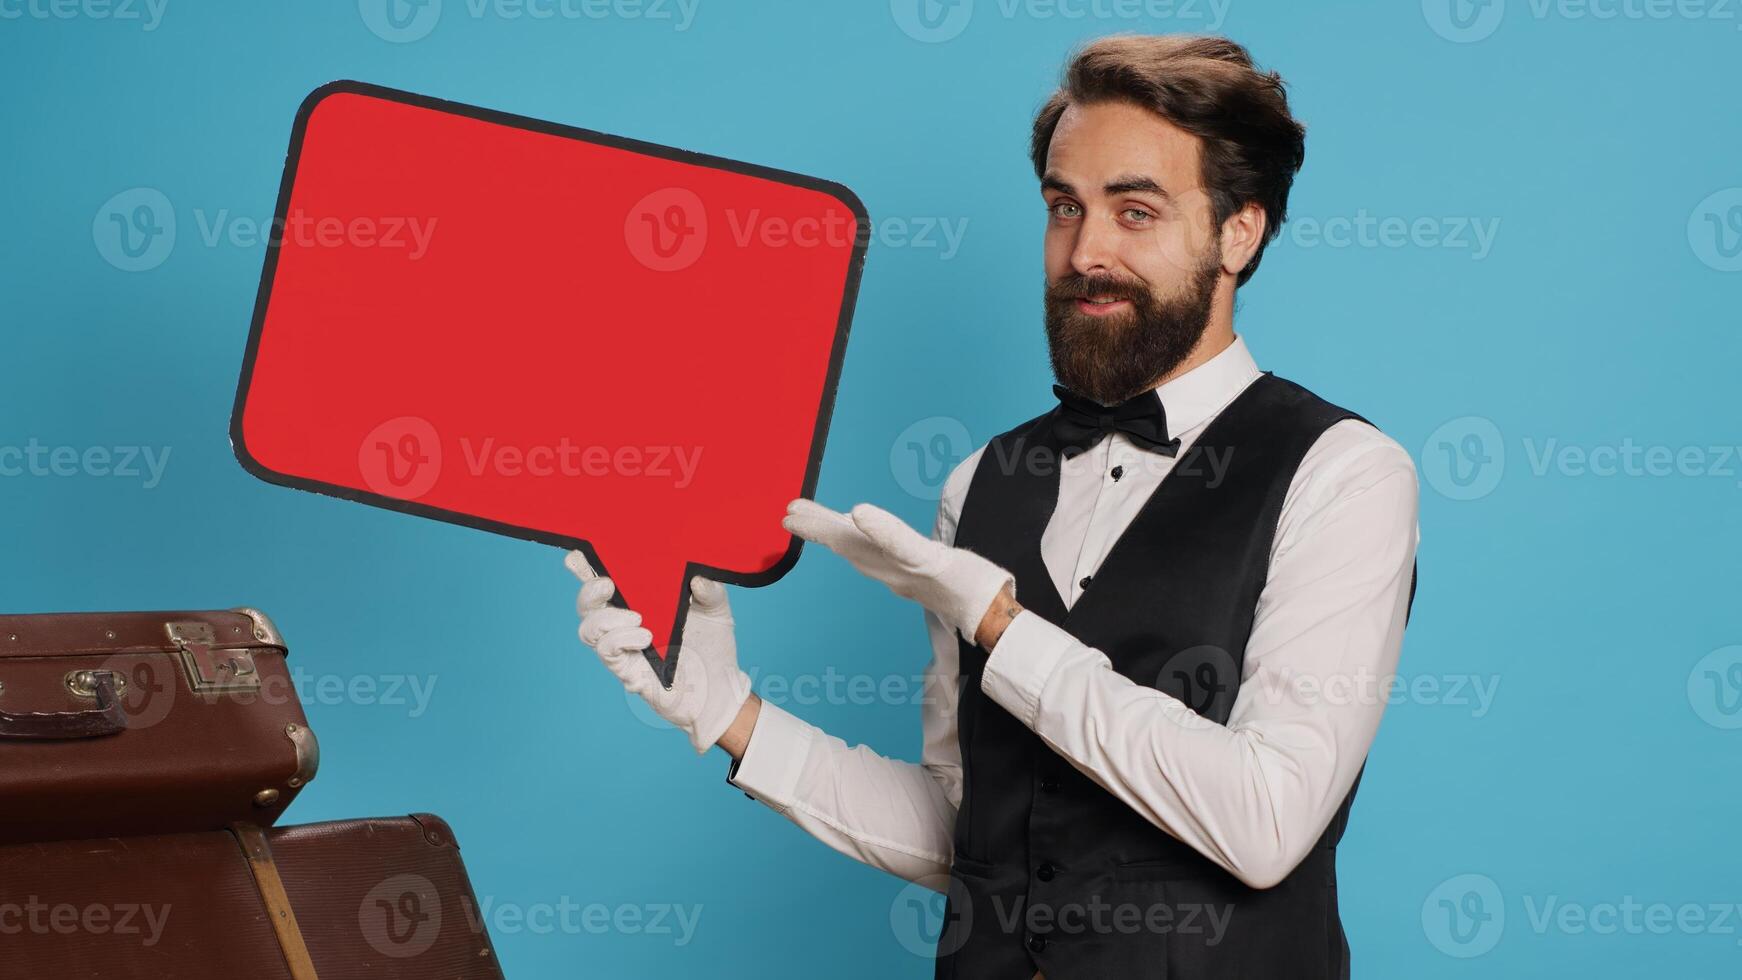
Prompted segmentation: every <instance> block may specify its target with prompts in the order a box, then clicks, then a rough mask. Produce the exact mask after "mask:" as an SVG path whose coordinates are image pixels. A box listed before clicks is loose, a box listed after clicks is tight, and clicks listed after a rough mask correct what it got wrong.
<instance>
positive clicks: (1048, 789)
mask: <svg viewBox="0 0 1742 980" xmlns="http://www.w3.org/2000/svg"><path fill="white" fill-rule="evenodd" d="M1040 791H1041V792H1043V793H1057V792H1058V791H1059V781H1058V777H1057V776H1042V777H1041V778H1040ZM744 795H746V796H748V795H750V794H748V793H746V794H744Z"/></svg>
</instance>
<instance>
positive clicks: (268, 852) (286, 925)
mask: <svg viewBox="0 0 1742 980" xmlns="http://www.w3.org/2000/svg"><path fill="white" fill-rule="evenodd" d="M230 833H232V834H234V835H235V836H236V840H237V842H238V843H240V844H241V845H242V853H243V854H245V855H246V856H247V858H248V870H249V872H251V873H252V874H253V875H254V886H255V887H256V888H257V889H259V891H260V900H261V901H262V902H264V903H265V905H266V914H267V916H268V917H269V918H271V919H272V931H273V932H275V933H277V934H278V947H279V949H280V950H282V951H283V952H284V961H285V963H286V964H287V965H289V967H290V976H291V980H320V978H319V977H318V976H317V975H316V974H315V964H314V960H312V959H310V958H309V955H308V944H307V943H305V942H303V939H302V930H301V929H300V928H298V927H297V924H296V913H295V912H294V911H292V910H291V907H290V896H289V895H287V894H285V891H284V881H283V879H281V878H279V876H278V864H277V863H276V862H274V861H273V860H272V848H271V847H270V846H269V845H268V844H267V843H266V833H265V832H264V831H262V830H261V829H260V828H259V827H256V826H254V825H253V824H246V823H239V824H235V825H233V826H231V828H230Z"/></svg>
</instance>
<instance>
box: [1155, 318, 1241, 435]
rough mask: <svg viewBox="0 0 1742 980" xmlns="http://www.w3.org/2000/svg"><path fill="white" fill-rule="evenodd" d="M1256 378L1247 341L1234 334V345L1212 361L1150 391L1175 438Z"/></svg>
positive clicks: (1219, 408)
mask: <svg viewBox="0 0 1742 980" xmlns="http://www.w3.org/2000/svg"><path fill="white" fill-rule="evenodd" d="M1259 374H1260V372H1259V370H1258V363H1257V362H1256V361H1254V360H1253V359H1252V353H1251V352H1250V351H1248V350H1247V349H1246V339H1245V338H1244V337H1242V336H1240V335H1239V334H1235V335H1234V342H1233V343H1231V344H1229V345H1228V346H1227V347H1224V348H1222V349H1221V350H1220V351H1218V352H1217V353H1216V355H1215V356H1214V357H1212V358H1210V359H1209V360H1207V361H1205V362H1204V363H1202V364H1199V365H1198V366H1197V367H1195V368H1192V369H1191V370H1190V371H1187V372H1186V373H1184V374H1182V375H1179V376H1177V377H1173V378H1169V379H1168V380H1167V381H1165V382H1163V383H1162V384H1160V385H1157V386H1156V387H1155V388H1154V389H1153V390H1154V392H1155V394H1156V397H1157V398H1160V399H1161V404H1162V407H1163V408H1164V409H1166V411H1167V428H1168V435H1170V436H1177V435H1179V434H1180V433H1181V432H1185V431H1187V430H1189V429H1195V428H1197V427H1198V426H1199V425H1202V424H1203V423H1204V422H1207V421H1209V419H1210V418H1211V417H1213V416H1214V415H1215V414H1216V413H1217V412H1219V411H1221V410H1222V409H1223V407H1225V406H1226V405H1227V404H1228V403H1229V402H1231V401H1233V400H1234V396H1236V395H1238V394H1240V392H1242V391H1245V390H1246V386H1247V385H1249V384H1251V383H1252V381H1253V379H1255V378H1257V377H1258V375H1259Z"/></svg>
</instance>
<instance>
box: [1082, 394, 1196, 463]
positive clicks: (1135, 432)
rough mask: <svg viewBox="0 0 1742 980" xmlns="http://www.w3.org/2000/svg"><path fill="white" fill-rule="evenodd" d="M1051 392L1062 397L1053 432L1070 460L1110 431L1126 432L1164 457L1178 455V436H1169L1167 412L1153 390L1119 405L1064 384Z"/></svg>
mask: <svg viewBox="0 0 1742 980" xmlns="http://www.w3.org/2000/svg"><path fill="white" fill-rule="evenodd" d="M1052 393H1053V394H1055V395H1057V396H1058V400H1059V407H1058V409H1057V410H1055V411H1054V412H1053V419H1052V435H1053V438H1054V439H1055V440H1056V441H1057V442H1058V444H1059V447H1060V449H1061V451H1063V453H1064V455H1065V457H1066V458H1067V459H1068V458H1069V457H1072V456H1075V455H1076V454H1078V453H1080V452H1082V451H1084V450H1085V449H1088V448H1089V447H1090V446H1093V445H1094V444H1095V443H1097V442H1100V441H1101V439H1102V437H1103V436H1106V435H1107V434H1108V433H1110V432H1123V433H1125V435H1126V437H1127V438H1129V439H1130V440H1131V441H1132V442H1134V443H1136V444H1137V445H1138V446H1140V447H1142V448H1144V449H1147V450H1149V451H1151V452H1156V453H1160V454H1162V455H1163V456H1176V455H1178V454H1179V439H1178V438H1173V439H1169V438H1168V437H1167V412H1166V411H1165V410H1163V408H1162V405H1161V399H1160V398H1158V397H1156V394H1155V392H1154V391H1153V390H1151V391H1145V392H1143V393H1142V394H1139V395H1136V396H1134V397H1132V398H1128V399H1126V400H1125V401H1122V402H1120V403H1119V404H1117V405H1102V404H1101V403H1100V402H1097V401H1095V400H1093V399H1090V398H1084V397H1083V396H1082V395H1079V394H1077V393H1076V392H1074V391H1072V390H1070V389H1069V388H1066V387H1065V386H1064V385H1053V386H1052Z"/></svg>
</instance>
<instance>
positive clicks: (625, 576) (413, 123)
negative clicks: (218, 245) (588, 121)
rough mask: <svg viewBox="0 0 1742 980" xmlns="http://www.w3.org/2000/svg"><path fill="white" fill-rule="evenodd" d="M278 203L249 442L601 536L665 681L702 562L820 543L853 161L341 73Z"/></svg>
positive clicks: (477, 514)
mask: <svg viewBox="0 0 1742 980" xmlns="http://www.w3.org/2000/svg"><path fill="white" fill-rule="evenodd" d="M273 227H274V235H273V238H272V240H271V241H269V243H268V249H267V254H266V262H265V268H264V271H263V272H262V275H261V281H260V293H259V297H258V300H257V301H256V305H255V312H254V323H253V329H252V332H251V334H250V336H249V340H248V350H247V353H246V356H245V359H244V362H243V368H242V377H241V382H240V384H239V386H238V389H237V394H236V407H235V413H234V415H233V417H232V420H231V439H232V443H233V444H234V447H235V450H236V455H237V458H238V459H239V460H240V461H241V462H242V464H243V466H244V467H246V468H247V469H248V470H249V472H251V473H253V474H254V475H256V476H258V477H260V478H262V479H264V480H268V481H270V482H273V483H278V484H283V485H286V486H292V487H297V488H299V489H303V490H312V491H315V492H319V493H325V494H329V495H333V496H337V497H343V498H346V499H350V500H356V501H361V502H363V503H368V504H373V505H376V506H380V507H387V508H391V509H393V510H399V511H403V512H406V513H411V514H417V515H421V516H424V517H432V518H436V519H438V520H443V521H450V522H453V523H458V524H465V525H469V526H472V527H478V528H484V529H486V530H490V531H495V532H498V533H501V534H507V535H512V536H515V537H520V538H526V539H529V540H533V541H540V542H545V543H548V544H553V545H558V546H560V547H564V548H575V549H579V550H581V551H582V552H584V553H585V554H586V555H587V557H588V559H589V560H590V561H591V562H592V564H593V567H594V568H595V569H597V570H599V571H600V572H602V573H605V574H609V575H610V576H611V577H612V578H613V579H614V580H616V582H617V584H618V598H617V599H616V600H614V601H617V602H618V603H619V604H625V603H626V604H628V605H631V606H633V608H635V609H636V610H638V611H639V612H640V613H641V614H642V617H643V622H644V623H645V625H646V626H647V627H648V629H649V630H651V631H652V633H653V635H654V636H655V637H656V638H658V639H660V640H662V641H664V640H666V639H668V638H669V640H670V641H671V642H669V643H666V642H662V643H661V644H657V645H656V647H655V648H653V649H650V650H649V651H648V661H649V663H650V664H652V665H653V667H654V669H655V670H656V671H657V672H658V673H659V674H660V677H661V679H662V681H663V682H664V683H665V684H666V685H668V686H669V685H670V683H671V676H672V672H673V671H674V670H675V668H676V665H677V653H678V650H677V648H676V646H675V641H676V638H677V637H679V636H680V635H681V631H682V627H683V622H682V621H683V616H684V613H685V612H687V610H688V608H689V603H688V594H689V590H688V587H689V580H690V578H691V576H693V575H697V574H703V575H707V576H709V577H712V578H716V579H719V580H721V581H726V582H732V583H735V584H739V585H766V584H768V583H770V582H773V581H775V580H777V579H778V578H780V576H781V575H783V574H785V572H786V571H787V569H789V568H791V567H792V565H793V564H794V563H795V562H796V561H797V560H798V552H799V546H800V541H799V540H798V539H797V538H795V537H792V536H791V535H789V534H787V532H786V531H785V530H784V529H783V528H782V527H781V526H780V519H781V517H782V516H783V515H784V514H785V510H786V503H787V502H788V501H789V500H791V499H792V498H793V497H798V496H810V495H811V493H812V491H813V489H814V488H815V485H816V478H817V471H818V467H819V464H820V461H821V456H822V448H823V441H824V439H825V437H826V435H827V432H828V424H829V415H830V412H831V410H832V409H833V406H834V393H835V385H836V381H837V379H838V378H839V376H840V370H841V359H842V356H843V354H844V352H845V347H846V340H847V329H848V325H849V323H850V322H851V319H852V310H853V301H854V298H855V297H856V295H857V292H858V285H859V276H860V272H861V270H862V269H863V267H864V256H865V235H866V230H867V229H868V227H869V225H868V221H867V218H866V214H865V209H864V206H863V205H862V204H860V203H859V200H858V198H856V197H855V196H854V195H853V194H852V192H851V191H849V190H847V189H846V188H845V187H842V186H841V185H839V184H834V183H830V182H827V181H823V180H818V179H815V178H811V177H805V176H801V175H798V174H792V173H787V172H784V171H779V170H772V169H769V168H766V167H759V166H754V165H751V164H746V163H739V162H736V161H732V160H724V159H720V158H718V157H711V156H704V155H702V154H698V153H691V152H687V151H684V150H677V149H673V148H671V147H665V146H658V145H654V144H650V143H643V142H639V141H635V140H629V139H623V138H621V137H616V136H608V135H604V134H601V133H596V132H592V131H589V130H583V129H575V128H572V127H568V126H560V125H557V124H554V123H549V122H541V121H538V120H534V119H527V118H523V117H519V116H511V115H507V114H504V113H499V112H493V111H490V110H486V109H479V108H476V107H472V106H465V105H458V104H455V103H451V102H443V101H440V100H436V99H431V98H426V97H423V96H418V95H413V94H410V93H406V92H398V91H394V90H392V89H385V88H380V87H377V86H372V85H365V84H361V83H357V82H335V83H333V84H331V85H327V86H325V87H323V88H320V89H317V90H316V91H315V92H313V93H312V94H311V95H310V96H309V97H308V99H307V100H306V101H304V103H303V105H302V108H301V110H300V111H299V112H298V113H297V118H296V126H295V129H294V131H293V133H292V137H291V147H290V153H289V157H288V159H287V162H286V166H285V172H284V181H283V184H282V186H281V188H280V190H279V198H278V207H277V213H276V220H275V222H274V226H273ZM660 646H663V647H664V649H665V651H666V652H663V653H662V652H661V650H660V648H659V647H660Z"/></svg>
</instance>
